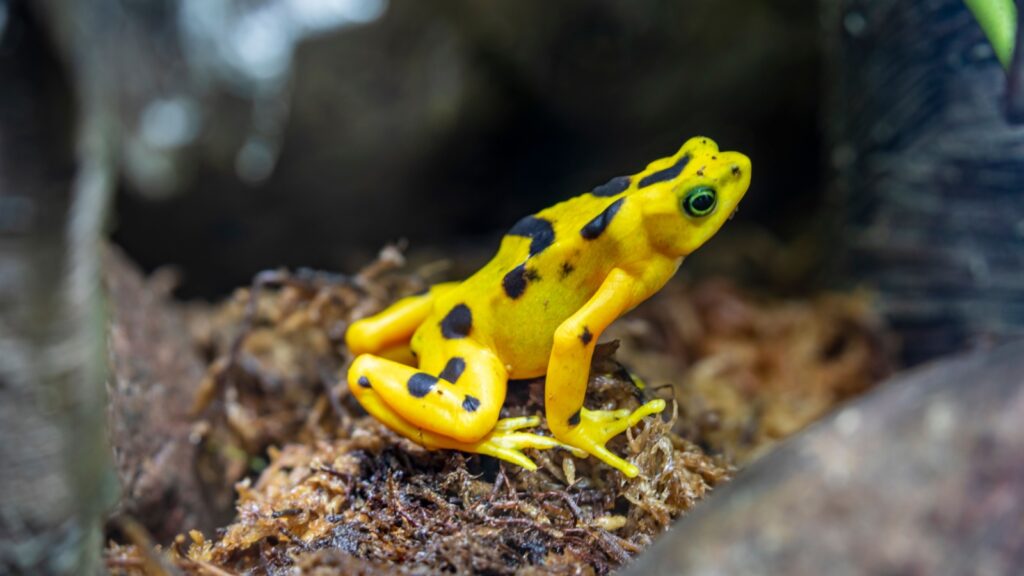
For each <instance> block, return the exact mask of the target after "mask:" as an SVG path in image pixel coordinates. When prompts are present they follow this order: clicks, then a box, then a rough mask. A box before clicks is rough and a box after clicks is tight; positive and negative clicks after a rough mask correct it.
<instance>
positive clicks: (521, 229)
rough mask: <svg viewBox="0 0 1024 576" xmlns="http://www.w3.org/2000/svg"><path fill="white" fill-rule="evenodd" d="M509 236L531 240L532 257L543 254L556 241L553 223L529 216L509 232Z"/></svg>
mask: <svg viewBox="0 0 1024 576" xmlns="http://www.w3.org/2000/svg"><path fill="white" fill-rule="evenodd" d="M507 235H508V236H522V237H524V238H529V239H530V256H533V255H535V254H537V253H539V252H542V251H543V250H544V249H545V248H547V247H548V246H551V243H552V242H554V241H555V229H554V228H553V227H552V226H551V222H550V221H548V220H545V219H543V218H537V217H536V216H527V217H526V218H523V219H522V220H520V221H519V222H516V224H515V226H513V227H512V229H511V230H509V231H508V234H507Z"/></svg>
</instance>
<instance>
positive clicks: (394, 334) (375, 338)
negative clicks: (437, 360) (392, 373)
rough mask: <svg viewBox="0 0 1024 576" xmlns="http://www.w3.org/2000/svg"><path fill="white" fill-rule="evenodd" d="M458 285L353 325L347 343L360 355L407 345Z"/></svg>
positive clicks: (438, 287)
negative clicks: (439, 301)
mask: <svg viewBox="0 0 1024 576" xmlns="http://www.w3.org/2000/svg"><path fill="white" fill-rule="evenodd" d="M458 284H459V283H458V282H445V283H443V284H435V285H434V286H432V287H431V288H430V290H428V291H427V292H426V293H425V294H420V295H418V296H409V297H407V298H402V299H401V300H399V301H398V302H395V303H394V304H392V305H391V306H389V307H387V308H385V309H384V310H383V311H381V312H379V313H378V314H375V315H373V316H370V317H367V318H363V319H362V320H358V321H356V322H353V323H352V325H351V326H349V328H348V331H347V332H346V333H345V343H346V344H347V345H348V348H349V350H350V351H351V352H352V354H356V355H358V354H363V353H367V352H368V353H371V354H376V353H379V352H381V351H383V350H385V349H389V348H394V347H396V346H401V345H402V344H405V343H407V342H408V341H409V339H410V338H412V335H413V332H415V331H416V329H417V328H419V326H420V324H422V323H423V321H424V320H425V319H426V318H427V316H428V315H429V314H430V310H431V308H432V307H433V306H434V301H435V300H436V299H437V298H438V297H439V296H441V295H443V294H444V293H446V292H448V291H449V290H451V289H452V288H454V287H455V286H458Z"/></svg>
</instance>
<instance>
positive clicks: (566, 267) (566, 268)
mask: <svg viewBox="0 0 1024 576" xmlns="http://www.w3.org/2000/svg"><path fill="white" fill-rule="evenodd" d="M575 269H576V267H575V266H573V265H572V264H570V263H569V262H562V280H565V279H566V278H568V277H569V274H572V271H573V270H575Z"/></svg>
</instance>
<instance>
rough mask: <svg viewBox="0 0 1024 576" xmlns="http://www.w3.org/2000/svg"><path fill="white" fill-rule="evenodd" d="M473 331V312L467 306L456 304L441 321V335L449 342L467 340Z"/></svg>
mask: <svg viewBox="0 0 1024 576" xmlns="http://www.w3.org/2000/svg"><path fill="white" fill-rule="evenodd" d="M472 329H473V311H472V310H470V309H469V306H466V305H465V304H456V305H455V306H454V307H452V309H451V310H449V311H448V314H446V315H445V317H444V319H443V320H441V335H442V336H444V337H445V338H447V339H449V340H455V339H458V338H465V337H466V336H469V332H470V330H472Z"/></svg>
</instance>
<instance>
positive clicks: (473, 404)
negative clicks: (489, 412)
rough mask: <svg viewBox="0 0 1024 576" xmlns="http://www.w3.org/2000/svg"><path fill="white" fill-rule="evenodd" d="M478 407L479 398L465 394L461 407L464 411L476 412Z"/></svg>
mask: <svg viewBox="0 0 1024 576" xmlns="http://www.w3.org/2000/svg"><path fill="white" fill-rule="evenodd" d="M478 408H480V400H479V399H478V398H475V397H473V396H470V395H469V394H466V399H465V400H463V401H462V409H463V410H465V411H466V412H476V411H477V409H478Z"/></svg>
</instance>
